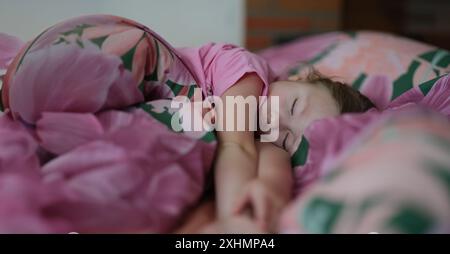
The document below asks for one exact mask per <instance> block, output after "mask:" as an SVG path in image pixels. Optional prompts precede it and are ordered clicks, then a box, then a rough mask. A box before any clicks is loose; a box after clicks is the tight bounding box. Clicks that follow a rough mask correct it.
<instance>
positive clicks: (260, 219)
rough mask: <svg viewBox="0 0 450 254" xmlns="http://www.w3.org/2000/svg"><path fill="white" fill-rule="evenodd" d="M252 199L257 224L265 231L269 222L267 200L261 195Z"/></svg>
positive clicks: (258, 194)
mask: <svg viewBox="0 0 450 254" xmlns="http://www.w3.org/2000/svg"><path fill="white" fill-rule="evenodd" d="M251 199H252V201H251V203H252V206H253V213H254V216H255V219H256V222H257V223H258V225H259V226H260V227H262V228H263V229H265V228H266V221H267V199H266V198H265V196H264V195H261V193H255V194H253V195H252V196H251Z"/></svg>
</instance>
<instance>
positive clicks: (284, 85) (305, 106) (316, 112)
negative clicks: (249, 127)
mask: <svg viewBox="0 0 450 254" xmlns="http://www.w3.org/2000/svg"><path fill="white" fill-rule="evenodd" d="M269 96H278V97H279V102H280V108H279V117H280V118H279V136H278V139H277V140H276V142H275V144H276V145H277V146H279V147H282V148H284V149H285V150H286V151H288V152H289V153H290V154H293V153H294V152H295V150H296V149H297V147H298V146H299V144H300V141H301V138H302V135H303V132H304V130H305V129H306V127H308V126H309V124H311V123H312V122H313V121H315V120H318V119H321V118H325V117H330V116H337V115H339V109H338V105H337V102H336V101H335V100H334V98H333V97H332V95H331V93H330V91H329V90H328V89H327V88H326V87H325V86H323V85H320V84H310V83H305V82H301V81H277V82H274V83H272V84H271V85H270V86H269ZM268 101H269V105H268V106H269V108H270V107H271V105H270V100H268ZM269 112H270V111H269ZM261 117H267V116H261ZM265 120H266V119H265Z"/></svg>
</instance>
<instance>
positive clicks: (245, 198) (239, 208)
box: [233, 192, 249, 214]
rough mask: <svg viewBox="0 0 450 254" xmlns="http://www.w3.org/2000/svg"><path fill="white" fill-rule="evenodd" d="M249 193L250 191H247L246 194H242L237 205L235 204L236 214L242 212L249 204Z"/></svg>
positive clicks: (234, 211)
mask: <svg viewBox="0 0 450 254" xmlns="http://www.w3.org/2000/svg"><path fill="white" fill-rule="evenodd" d="M247 193H248V192H246V193H245V194H244V196H242V197H241V198H240V199H239V200H238V202H237V203H236V206H235V207H234V209H233V213H234V214H239V213H241V212H242V211H243V210H244V209H245V207H246V206H247V204H248V202H249V196H248V194H247Z"/></svg>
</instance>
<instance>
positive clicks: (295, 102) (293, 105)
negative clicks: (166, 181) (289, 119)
mask: <svg viewBox="0 0 450 254" xmlns="http://www.w3.org/2000/svg"><path fill="white" fill-rule="evenodd" d="M297 100H298V98H295V100H294V103H292V107H291V116H292V115H293V114H294V107H295V104H297Z"/></svg>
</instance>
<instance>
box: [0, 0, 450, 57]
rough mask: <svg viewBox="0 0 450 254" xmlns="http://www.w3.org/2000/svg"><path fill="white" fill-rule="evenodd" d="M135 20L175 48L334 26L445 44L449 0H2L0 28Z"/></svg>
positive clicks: (262, 43) (272, 39)
mask: <svg viewBox="0 0 450 254" xmlns="http://www.w3.org/2000/svg"><path fill="white" fill-rule="evenodd" d="M92 13H110V14H115V15H120V16H125V17H128V18H131V19H134V20H137V21H139V22H141V23H143V24H145V25H147V26H149V27H151V28H153V30H155V31H156V32H158V33H159V34H161V35H162V36H163V37H165V38H166V39H167V40H168V41H169V42H170V43H172V44H173V45H174V46H199V45H201V44H203V43H206V42H209V41H218V42H230V43H234V44H237V45H241V46H246V47H248V48H249V49H250V50H255V51H256V50H259V49H262V48H266V47H269V46H271V45H274V44H278V43H281V42H285V41H289V40H292V39H294V38H297V37H298V36H305V35H309V34H314V33H320V32H327V31H333V30H359V29H366V30H367V29H370V30H381V31H387V32H393V33H397V34H400V35H403V36H408V37H411V38H414V39H418V40H421V41H424V42H427V43H430V44H434V45H437V46H440V47H442V48H447V49H449V48H450V0H0V32H6V33H10V34H15V35H18V36H19V37H21V38H22V39H24V40H25V39H30V38H32V37H34V36H35V35H37V34H38V33H39V32H41V31H42V30H43V29H45V28H46V27H48V26H50V25H52V24H54V23H56V22H58V21H60V20H64V19H67V18H70V17H74V16H78V15H82V14H92Z"/></svg>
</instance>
